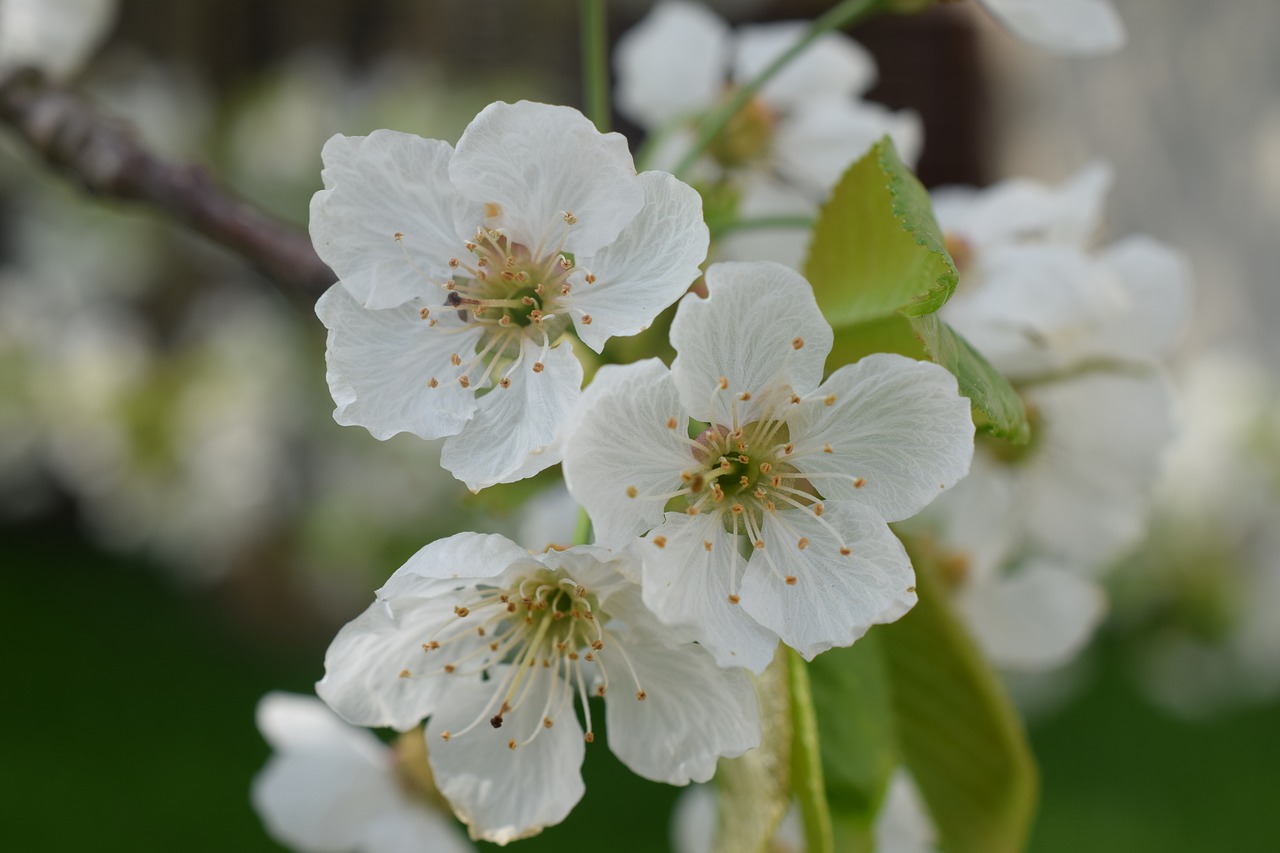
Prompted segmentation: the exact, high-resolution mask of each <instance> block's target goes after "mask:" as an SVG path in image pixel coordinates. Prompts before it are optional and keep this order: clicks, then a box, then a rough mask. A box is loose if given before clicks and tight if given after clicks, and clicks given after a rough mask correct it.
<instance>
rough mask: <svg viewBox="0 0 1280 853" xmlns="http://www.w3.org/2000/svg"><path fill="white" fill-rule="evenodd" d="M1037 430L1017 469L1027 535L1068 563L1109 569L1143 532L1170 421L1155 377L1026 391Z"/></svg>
mask: <svg viewBox="0 0 1280 853" xmlns="http://www.w3.org/2000/svg"><path fill="white" fill-rule="evenodd" d="M1026 397H1027V402H1028V403H1029V404H1030V405H1032V406H1034V407H1035V408H1036V409H1037V410H1038V411H1039V412H1040V415H1041V419H1042V422H1043V427H1042V430H1041V435H1040V436H1039V438H1038V439H1037V441H1038V444H1037V445H1036V446H1035V447H1034V448H1033V450H1034V453H1033V454H1032V456H1031V458H1029V459H1028V460H1026V461H1025V462H1024V463H1022V464H1023V465H1024V467H1025V469H1026V470H1025V472H1024V474H1023V482H1022V488H1021V494H1020V496H1019V506H1020V507H1021V512H1022V517H1023V523H1024V525H1025V528H1026V536H1027V537H1028V538H1029V539H1030V540H1031V542H1032V543H1033V544H1034V545H1035V546H1036V547H1038V548H1040V549H1043V550H1044V551H1045V552H1047V553H1048V554H1052V555H1055V556H1057V557H1059V558H1060V559H1062V560H1064V561H1066V562H1068V563H1069V564H1072V565H1080V566H1083V567H1085V568H1088V569H1093V570H1101V569H1105V568H1108V565H1107V563H1108V562H1109V561H1110V560H1111V559H1113V558H1114V557H1116V556H1118V555H1119V553H1120V552H1121V551H1123V550H1124V549H1125V548H1127V547H1129V546H1131V545H1133V544H1134V543H1135V542H1136V541H1137V540H1138V539H1139V538H1140V537H1141V536H1142V533H1143V531H1144V530H1145V529H1146V518H1147V514H1148V512H1149V509H1150V503H1151V491H1152V489H1153V486H1154V483H1155V479H1156V476H1157V474H1158V473H1159V469H1160V462H1161V459H1162V457H1163V455H1164V450H1165V448H1166V447H1167V446H1168V444H1169V440H1170V438H1171V437H1172V432H1173V423H1172V413H1171V400H1170V395H1169V391H1168V388H1167V387H1166V385H1165V383H1164V381H1163V379H1162V378H1161V377H1159V376H1128V375H1121V374H1101V373H1094V374H1087V375H1084V376H1080V377H1078V378H1073V379H1070V380H1064V381H1061V382H1055V383H1052V384H1046V385H1043V386H1038V387H1035V388H1032V389H1029V390H1028V392H1027V394H1026Z"/></svg>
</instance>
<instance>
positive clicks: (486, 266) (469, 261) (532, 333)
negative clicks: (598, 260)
mask: <svg viewBox="0 0 1280 853" xmlns="http://www.w3.org/2000/svg"><path fill="white" fill-rule="evenodd" d="M563 216H564V220H565V223H566V225H568V226H572V225H573V224H575V223H576V222H577V219H576V217H574V215H573V214H572V213H565V214H563ZM565 233H567V231H566V232H565ZM395 237H396V240H397V242H399V243H400V245H401V249H402V250H403V251H404V252H405V259H406V260H407V261H408V262H409V264H410V265H411V266H412V267H413V268H414V269H415V270H417V271H418V272H419V274H421V275H423V277H424V278H427V279H428V280H429V281H431V282H432V283H433V284H436V285H437V286H438V287H440V288H441V289H442V290H443V291H444V299H443V305H442V307H439V308H433V307H428V308H423V309H422V311H421V312H420V315H421V317H422V319H423V320H425V321H427V323H428V326H429V327H431V328H433V329H434V328H435V327H436V326H437V325H438V324H439V322H440V317H441V316H442V314H443V312H448V311H453V312H456V317H457V319H458V320H459V321H461V323H462V326H461V327H456V326H455V327H454V328H450V329H440V330H439V333H441V334H450V333H456V332H460V331H465V330H468V329H475V328H479V329H480V331H481V335H480V340H479V342H478V343H477V345H476V350H475V352H474V353H473V354H469V355H463V354H459V353H454V354H453V355H452V356H451V357H450V366H451V367H452V368H459V367H461V368H462V370H461V371H460V372H459V371H453V372H454V373H455V374H456V376H457V381H458V383H459V384H460V385H461V386H462V387H463V388H471V387H474V388H476V389H477V390H480V389H483V388H487V387H488V386H489V384H490V381H491V380H493V384H495V385H496V386H497V387H499V388H509V387H510V386H511V381H512V377H513V375H514V374H515V372H516V370H517V369H518V368H519V367H520V366H521V365H522V364H523V363H524V359H525V348H524V341H525V339H526V338H527V339H530V340H533V341H535V342H539V341H540V342H541V344H542V351H541V353H540V354H539V356H538V358H537V361H535V362H534V363H533V364H532V365H531V368H532V370H533V372H535V373H541V372H542V371H543V370H544V369H545V362H546V355H547V350H549V349H550V348H551V345H552V344H554V343H555V342H556V341H557V340H558V339H559V338H560V336H561V334H562V333H563V332H564V330H565V329H566V328H567V327H568V325H569V322H570V317H569V314H568V311H567V307H566V306H563V305H562V304H561V303H563V302H564V297H567V296H568V295H569V292H570V288H571V286H570V284H569V272H570V271H571V270H572V269H573V258H572V257H571V256H570V255H568V254H566V253H564V252H562V251H561V250H560V248H559V247H556V248H555V249H552V250H549V251H548V250H546V249H545V247H539V248H538V249H530V248H529V247H528V246H526V245H524V244H522V243H517V242H513V241H512V240H510V239H509V238H508V237H507V235H506V234H504V233H502V232H501V231H499V230H495V229H492V228H479V229H477V230H476V236H475V238H474V239H473V240H468V241H467V242H466V243H465V244H464V245H465V248H466V253H465V254H464V255H462V256H460V257H453V258H450V259H449V268H450V269H451V270H452V271H453V273H452V277H451V278H449V279H448V280H447V281H444V282H438V281H435V280H434V279H431V278H430V277H429V276H427V275H425V273H422V271H421V270H420V269H419V268H418V266H417V265H416V264H415V263H414V261H413V259H412V258H411V257H409V254H408V249H407V248H406V247H405V240H406V237H405V235H404V234H403V233H397V234H396V235H395ZM588 280H591V277H588ZM562 309H564V310H562ZM444 316H447V315H444ZM587 322H590V318H589V317H587ZM441 368H442V369H441V372H450V371H446V370H444V369H443V365H441ZM438 386H439V380H437V379H436V377H435V376H432V378H431V379H430V381H428V383H427V387H429V388H436V387H438Z"/></svg>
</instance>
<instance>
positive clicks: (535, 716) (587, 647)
mask: <svg viewBox="0 0 1280 853" xmlns="http://www.w3.org/2000/svg"><path fill="white" fill-rule="evenodd" d="M454 615H455V617H456V618H455V619H453V620H450V621H449V622H448V623H446V624H445V625H444V626H443V627H442V628H441V629H440V630H438V631H437V632H436V633H435V634H434V635H433V636H432V637H431V638H429V639H428V640H427V641H426V642H424V643H423V644H422V650H423V652H425V653H426V654H428V655H429V656H431V658H432V659H433V660H437V661H443V663H442V664H441V665H440V666H438V667H430V668H428V669H426V670H424V671H422V672H420V673H411V672H409V671H408V670H406V671H404V672H402V673H401V674H400V675H401V677H402V678H409V677H415V676H439V675H444V676H455V675H457V676H477V675H480V676H484V677H485V678H486V679H487V681H486V683H487V684H490V685H492V695H491V698H490V700H489V702H488V703H487V704H486V705H485V707H484V709H483V710H482V711H481V713H480V714H479V715H478V716H477V717H476V718H475V719H474V720H473V721H472V722H471V723H469V724H468V725H467V726H466V727H465V728H463V729H462V730H460V731H457V732H442V733H441V737H443V738H444V739H445V740H449V739H451V738H455V737H460V736H462V735H465V734H467V733H468V732H470V731H471V730H472V729H474V728H476V727H477V726H479V724H480V723H481V722H483V721H485V720H488V722H489V725H490V726H491V727H492V728H495V729H499V728H502V727H503V726H504V725H505V724H507V723H508V722H509V721H516V722H517V726H518V732H517V733H518V734H521V733H522V734H524V736H523V737H517V738H512V739H511V740H510V741H508V744H507V745H508V747H510V748H511V749H516V748H517V747H519V746H524V745H527V744H529V743H530V742H532V741H533V740H534V738H536V737H537V735H538V733H539V732H541V731H542V730H543V729H544V728H547V729H549V728H551V727H552V726H553V725H554V723H555V720H556V718H557V717H558V716H559V715H560V714H561V713H562V712H563V711H564V710H565V708H566V707H569V706H571V705H572V704H573V695H574V693H575V691H576V692H577V694H578V696H579V698H580V700H581V704H582V708H583V714H584V715H585V717H586V735H585V737H586V740H587V742H588V743H590V742H592V741H593V740H594V739H595V735H594V734H593V732H592V727H591V710H590V706H589V704H588V698H589V695H591V694H594V695H596V696H601V697H603V696H604V695H605V693H606V692H607V690H608V687H609V673H608V670H607V668H606V665H605V660H604V657H605V650H606V647H607V648H608V650H609V656H610V657H611V658H616V660H617V661H618V662H620V663H621V664H622V665H624V666H625V667H626V668H627V670H628V671H629V672H630V673H631V677H632V680H633V681H635V685H636V698H638V699H644V698H645V695H646V694H645V692H644V690H643V689H642V688H641V687H640V683H639V680H638V678H637V677H636V673H635V670H634V668H633V667H632V665H631V662H630V660H628V658H627V655H626V652H625V651H624V649H623V647H622V644H621V643H620V642H618V641H617V639H616V638H615V637H614V636H612V635H611V634H610V633H609V632H608V631H607V630H606V628H605V625H607V624H608V622H609V617H608V616H607V615H605V614H604V613H602V612H601V610H600V603H599V601H598V599H597V598H596V596H595V595H593V594H592V593H591V592H590V591H589V590H588V589H587V588H586V587H585V586H583V585H581V584H579V583H577V582H576V581H574V580H573V579H572V578H571V577H569V576H568V575H566V574H565V572H564V571H563V570H560V569H556V570H550V569H540V570H537V571H534V572H532V573H530V574H528V575H526V576H525V577H524V578H522V579H521V580H519V581H518V582H516V583H515V584H513V585H512V586H510V587H506V588H497V587H478V588H477V589H476V595H475V597H474V598H473V599H472V600H470V601H468V602H467V603H466V604H463V605H459V606H457V607H455V608H454ZM500 664H505V667H503V668H502V669H501V670H493V668H494V667H496V666H498V665H500ZM615 666H616V664H615ZM546 679H550V680H551V682H552V683H551V684H547V683H546V681H545V680H546ZM530 696H542V697H545V698H544V699H542V700H541V701H540V702H538V701H533V702H531V701H528V700H529V697H530Z"/></svg>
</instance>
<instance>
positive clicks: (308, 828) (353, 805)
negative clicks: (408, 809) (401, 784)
mask: <svg viewBox="0 0 1280 853" xmlns="http://www.w3.org/2000/svg"><path fill="white" fill-rule="evenodd" d="M257 716H258V728H259V729H260V730H261V731H262V733H263V735H264V736H265V737H266V738H267V740H268V741H269V742H270V743H271V745H272V746H273V747H274V748H275V749H276V754H275V755H273V756H272V757H271V759H270V760H269V761H268V762H267V765H266V767H264V768H263V769H262V771H261V772H260V773H259V774H258V775H257V776H256V777H255V778H254V780H253V790H252V799H253V805H254V809H255V810H256V811H257V812H258V814H259V815H260V816H261V817H262V821H263V823H264V824H266V826H267V829H268V830H269V831H270V833H271V835H272V836H273V837H274V838H276V839H278V840H280V841H282V842H284V843H286V844H288V845H289V846H291V847H294V848H296V849H299V850H306V851H325V853H327V851H333V853H345V851H347V850H350V849H352V848H353V847H355V846H356V844H357V842H358V840H359V839H360V838H361V837H362V836H363V834H364V832H365V831H366V828H367V826H368V824H369V823H370V822H371V821H373V820H376V819H377V818H379V817H380V816H382V815H384V814H386V813H387V812H388V811H392V810H394V809H395V808H396V807H397V805H398V804H399V802H400V794H399V791H398V790H397V789H396V784H395V780H394V778H393V777H392V775H391V754H390V751H389V750H388V749H387V747H385V746H383V745H382V744H381V743H380V742H379V741H378V739H377V738H375V737H374V736H373V734H372V733H370V732H367V731H364V730H362V729H357V728H354V727H352V726H349V725H347V724H346V723H344V722H342V720H340V719H339V718H338V717H337V716H336V715H335V714H334V713H333V712H332V711H330V710H329V709H328V708H326V707H325V706H324V703H323V702H321V701H320V700H318V699H315V698H312V697H310V696H291V695H287V694H283V693H272V694H268V695H267V696H264V697H263V698H262V700H261V701H260V702H259V703H258V714H257Z"/></svg>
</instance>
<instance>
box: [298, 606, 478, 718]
mask: <svg viewBox="0 0 1280 853" xmlns="http://www.w3.org/2000/svg"><path fill="white" fill-rule="evenodd" d="M436 583H444V582H436ZM460 603H461V599H460V598H458V597H457V596H454V595H450V594H448V593H447V591H446V590H445V589H444V588H443V587H442V588H440V589H439V590H438V592H437V593H436V594H433V595H431V596H430V597H427V598H407V597H401V598H396V599H392V600H379V601H375V602H374V603H373V604H371V605H369V607H368V609H366V610H365V611H364V613H362V614H360V615H359V616H357V617H356V618H355V619H353V620H351V621H350V622H348V623H347V624H346V625H344V626H343V628H342V630H341V631H339V632H338V635H337V636H336V637H334V639H333V642H332V643H330V644H329V649H328V651H326V652H325V656H324V670H325V674H324V678H323V679H321V680H320V681H319V682H318V683H317V684H316V693H317V694H319V696H320V698H321V699H323V700H324V701H325V702H326V703H328V705H329V707H330V708H333V709H334V710H335V711H337V712H338V713H339V714H341V715H342V717H343V718H344V719H346V720H347V721H348V722H351V723H355V724H357V725H361V726H390V727H391V728H394V729H396V730H398V731H407V730H408V729H411V728H413V727H414V726H416V725H417V724H418V723H420V722H421V721H422V719H423V718H424V717H425V716H427V715H428V714H430V713H431V712H432V710H433V709H434V708H435V707H436V703H437V702H438V701H439V700H440V698H441V697H442V696H444V695H447V694H448V693H449V691H450V690H451V689H456V688H457V686H458V684H459V683H460V680H461V678H462V676H457V675H451V676H449V677H448V678H444V677H439V676H436V675H429V674H427V673H431V672H434V671H435V670H436V669H437V667H438V663H437V661H436V660H435V659H431V660H428V658H427V656H426V654H425V653H424V652H423V649H422V644H423V643H424V642H426V641H427V640H430V639H432V638H433V637H435V636H437V635H438V634H439V632H440V629H441V627H442V626H444V625H446V624H447V623H449V622H451V621H453V620H456V619H457V616H455V615H454V612H453V608H454V607H455V606H456V605H457V604H460ZM406 671H407V672H409V673H410V675H411V677H402V673H404V672H406Z"/></svg>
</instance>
